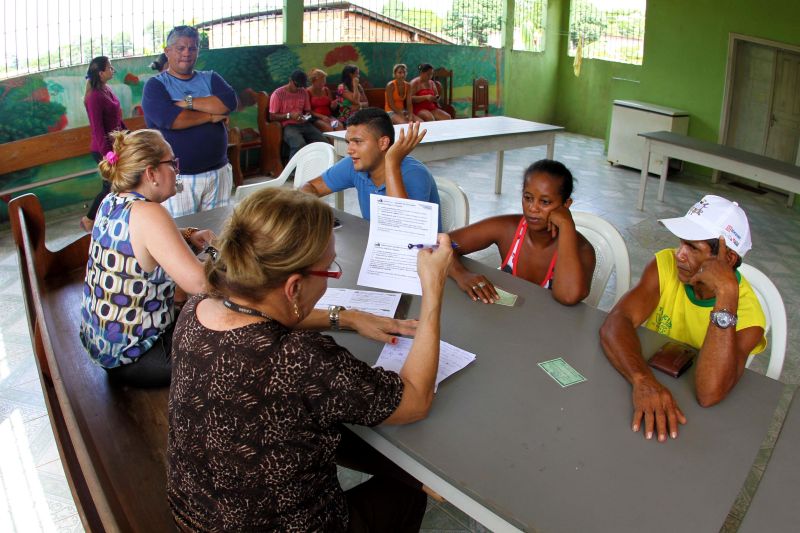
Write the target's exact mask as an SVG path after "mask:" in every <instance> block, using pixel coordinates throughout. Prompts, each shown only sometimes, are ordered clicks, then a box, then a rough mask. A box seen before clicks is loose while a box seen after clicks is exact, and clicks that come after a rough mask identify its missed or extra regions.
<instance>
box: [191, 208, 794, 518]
mask: <svg viewBox="0 0 800 533" xmlns="http://www.w3.org/2000/svg"><path fill="white" fill-rule="evenodd" d="M225 216H226V210H220V211H219V212H210V213H209V214H206V215H202V214H201V215H193V216H192V217H187V218H186V219H184V220H185V222H186V223H190V224H191V225H193V226H199V227H202V226H203V225H206V226H210V227H212V228H214V229H215V230H216V229H218V228H219V226H220V223H221V221H222V220H224V218H225ZM337 216H338V217H339V218H340V219H341V220H342V223H343V227H342V228H341V229H339V230H336V231H335V233H334V234H335V236H336V249H337V254H338V257H337V261H338V262H339V264H341V265H342V268H343V270H344V275H343V276H342V278H341V279H340V280H331V281H330V282H329V286H330V287H349V288H354V287H356V284H355V282H356V279H357V277H358V270H359V268H360V265H361V260H362V256H363V254H364V249H365V246H366V242H367V233H368V224H367V222H366V221H364V220H362V219H360V218H357V217H354V216H352V215H349V214H346V213H338V214H337ZM204 222H205V224H204ZM467 263H468V266H469V268H470V269H473V270H474V271H477V272H480V273H483V274H485V275H486V276H487V277H489V278H490V279H491V280H492V281H493V282H495V283H497V285H498V286H500V287H502V288H503V289H505V290H507V291H509V292H512V293H514V294H517V295H519V299H518V300H517V303H516V305H515V307H513V308H509V307H503V306H499V305H485V304H482V303H476V302H472V301H471V300H470V299H469V298H468V297H467V296H466V295H465V294H464V293H463V292H461V291H460V290H459V289H458V287H457V286H456V285H455V283H453V282H452V281H448V283H447V286H446V290H445V300H444V306H443V311H442V315H443V318H442V339H443V340H445V341H447V342H449V343H451V344H454V345H456V346H458V347H460V348H463V349H466V350H468V351H471V352H474V353H475V354H477V360H476V361H475V362H474V363H472V364H470V365H469V366H468V367H466V368H465V369H464V370H462V371H460V372H458V373H457V374H455V375H453V376H452V377H450V378H449V379H447V380H446V381H444V382H443V383H442V385H441V386H440V387H439V392H438V394H437V395H436V399H435V400H434V404H433V408H432V410H431V413H430V415H429V417H428V418H427V419H426V420H423V421H421V422H417V423H415V424H411V425H407V426H379V427H377V428H372V429H370V428H366V429H363V430H360V434H361V435H362V438H365V439H366V440H367V441H368V442H370V443H372V444H373V445H375V446H376V447H377V448H378V449H380V450H381V451H383V452H384V453H386V454H387V455H388V456H389V457H390V458H391V459H393V460H394V461H396V462H397V463H398V464H400V465H401V466H402V467H404V468H406V469H408V470H409V472H411V473H412V474H413V475H415V476H417V477H418V478H419V479H420V480H421V481H422V482H423V483H426V484H428V485H429V486H431V488H433V489H434V490H436V491H438V492H439V493H440V494H442V495H444V496H445V497H446V498H447V499H448V500H449V501H451V503H453V504H454V505H456V506H457V507H460V508H461V509H462V510H463V511H464V512H466V513H467V514H469V515H470V516H472V517H474V518H475V519H476V520H478V521H479V522H481V523H483V524H484V525H486V526H487V527H489V528H491V529H492V530H494V531H504V530H514V529H519V530H526V531H530V530H540V531H548V532H550V531H552V532H556V531H615V532H625V531H642V530H647V531H650V532H659V531H665V532H666V531H670V532H671V531H676V530H679V531H717V530H718V529H719V528H720V527H721V525H722V524H723V522H724V520H725V517H726V516H727V513H728V511H729V509H730V507H731V505H732V503H733V502H734V500H735V499H736V496H737V494H738V492H739V489H740V487H741V486H742V484H743V482H744V480H745V478H746V476H747V473H748V471H749V469H750V466H751V464H752V462H753V459H754V458H755V456H756V453H757V452H758V449H759V445H760V443H761V441H762V439H763V437H764V436H765V435H766V431H767V426H768V424H769V422H770V419H771V416H772V414H773V411H774V409H775V406H776V404H777V401H778V397H779V395H780V392H781V385H780V384H779V383H777V382H775V381H773V380H770V379H768V378H766V377H764V376H761V375H759V374H756V373H755V372H750V371H746V372H745V374H744V376H743V378H742V380H741V382H740V383H739V384H738V385H737V387H736V388H735V389H734V391H733V392H732V393H731V394H730V395H729V397H728V398H727V399H725V400H724V401H723V402H722V403H721V404H719V405H717V406H715V407H713V408H709V409H703V408H701V407H699V405H698V404H697V402H696V401H695V399H694V394H693V387H692V379H693V374H692V373H688V374H687V375H684V376H683V377H681V378H680V379H673V378H670V377H667V376H664V375H660V376H658V377H659V379H660V380H661V382H662V383H664V384H665V385H666V386H667V387H668V388H669V389H670V390H671V391H672V392H673V394H674V396H675V398H676V400H677V401H678V403H679V405H680V406H681V408H682V409H683V411H684V413H685V414H686V416H687V418H688V424H687V425H686V426H683V427H682V429H681V432H680V436H679V438H678V439H677V440H675V441H669V442H667V443H665V444H660V443H658V442H656V441H655V440H653V441H646V440H645V439H644V438H643V437H642V435H641V434H634V433H633V432H632V431H631V430H630V424H631V416H632V409H631V399H630V386H629V385H628V384H627V382H626V381H625V380H624V379H623V378H622V377H621V376H620V375H619V374H618V373H617V372H616V370H614V369H613V368H612V366H611V365H610V364H609V363H608V361H607V360H606V358H605V356H604V355H603V352H602V349H601V347H600V343H599V340H598V335H597V331H598V328H599V327H600V325H601V324H602V322H603V320H604V318H605V316H606V314H605V313H604V312H602V311H599V310H597V309H594V308H591V307H589V306H587V305H584V304H579V305H577V306H574V307H566V306H563V305H560V304H558V303H556V302H555V301H554V300H553V299H552V297H551V295H550V294H549V292H548V291H547V290H545V289H542V288H540V287H538V286H536V285H534V284H531V283H528V282H526V281H523V280H520V279H518V278H515V277H512V276H510V275H508V274H506V273H504V272H500V271H498V270H495V269H492V268H488V267H485V266H483V265H481V264H479V263H477V262H474V261H469V260H467ZM419 303H420V298H419V297H416V296H414V297H412V296H408V295H405V296H403V299H402V300H401V309H400V310H399V314H401V315H403V316H408V317H416V316H417V314H418V311H419ZM639 335H640V337H641V339H642V343H643V345H644V348H645V352H646V353H648V354H650V353H653V352H654V351H655V350H656V348H657V347H658V346H660V344H662V343H663V342H664V341H665V340H666V338H664V337H662V336H659V335H657V334H655V333H653V332H651V331H649V330H644V329H640V330H639ZM334 336H335V337H336V339H337V340H338V341H339V342H340V343H341V344H342V345H344V346H346V347H348V348H349V349H350V350H351V351H352V353H353V354H354V355H355V356H356V357H358V358H360V359H362V360H364V361H366V362H368V363H370V364H372V363H374V362H375V361H376V359H377V357H378V354H379V353H380V350H381V348H382V345H381V344H379V343H378V342H375V341H371V340H367V339H364V338H362V337H359V336H358V335H357V334H355V333H353V332H337V333H335V335H334ZM556 357H563V358H564V359H565V360H566V361H567V362H568V363H569V364H570V365H572V366H573V367H574V368H575V369H577V370H578V371H579V372H580V373H581V374H583V375H584V376H585V377H586V378H587V381H586V382H584V383H580V384H577V385H574V386H571V387H569V388H564V389H562V388H561V387H560V386H559V385H558V384H557V383H556V382H555V381H553V380H552V379H551V378H550V377H549V376H548V375H547V374H545V373H544V372H543V371H542V370H541V369H540V368H539V366H538V365H537V363H539V362H542V361H546V360H549V359H553V358H556Z"/></svg>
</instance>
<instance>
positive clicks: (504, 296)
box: [494, 285, 517, 307]
mask: <svg viewBox="0 0 800 533" xmlns="http://www.w3.org/2000/svg"><path fill="white" fill-rule="evenodd" d="M494 290H496V291H497V295H498V296H500V299H499V300H497V301H496V302H495V303H496V304H498V305H507V306H509V307H514V304H515V303H516V302H517V295H516V294H511V293H510V292H507V291H504V290H503V289H501V288H500V287H498V286H497V285H495V286H494Z"/></svg>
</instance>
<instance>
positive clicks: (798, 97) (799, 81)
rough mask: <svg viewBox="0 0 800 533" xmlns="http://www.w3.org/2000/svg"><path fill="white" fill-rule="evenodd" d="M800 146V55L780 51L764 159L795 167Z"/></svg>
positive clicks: (776, 66)
mask: <svg viewBox="0 0 800 533" xmlns="http://www.w3.org/2000/svg"><path fill="white" fill-rule="evenodd" d="M798 142H800V54H797V53H793V52H788V51H785V50H780V51H778V55H777V63H776V65H775V84H774V90H773V94H772V113H771V114H770V117H769V127H768V131H767V143H766V150H765V152H764V155H766V156H767V157H771V158H773V159H778V160H780V161H786V162H788V163H794V162H795V161H796V159H797V156H798V154H797V148H798Z"/></svg>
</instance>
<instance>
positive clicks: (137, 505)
mask: <svg viewBox="0 0 800 533" xmlns="http://www.w3.org/2000/svg"><path fill="white" fill-rule="evenodd" d="M9 214H10V217H11V226H12V231H13V235H14V243H15V245H16V248H17V252H18V256H19V266H20V277H21V279H22V286H23V292H24V299H25V308H26V311H27V317H28V326H29V330H30V334H31V340H32V344H33V350H34V355H35V357H36V362H37V367H38V371H39V378H40V381H41V386H42V390H43V392H44V397H45V401H46V404H47V410H48V413H49V416H50V423H51V425H52V427H53V433H54V434H55V437H56V442H57V444H58V450H59V455H60V456H61V462H62V464H63V466H64V471H65V472H66V475H67V480H68V482H69V485H70V489H71V491H72V495H73V498H74V500H75V505H76V507H77V508H78V512H79V514H80V517H81V521H82V522H83V526H84V527H85V528H86V530H87V531H158V532H161V531H174V530H175V526H174V523H173V520H172V514H171V512H170V510H169V506H168V504H167V497H166V459H165V457H166V447H167V399H168V398H167V397H168V393H169V391H168V389H167V388H163V389H153V390H143V389H132V388H128V387H112V386H111V385H110V383H109V381H108V379H107V377H106V373H105V371H104V370H103V369H101V368H100V367H99V366H97V365H95V364H94V363H92V362H91V360H90V359H89V356H88V355H87V353H86V352H85V350H84V348H83V346H82V345H81V343H80V339H79V337H78V328H79V324H80V303H81V292H82V289H83V278H84V272H85V269H86V261H87V257H88V250H89V241H90V237H89V236H88V235H86V236H84V237H81V238H80V239H78V240H77V241H75V242H73V243H72V244H70V245H68V246H66V247H64V248H62V249H61V250H58V251H56V252H51V251H50V250H48V249H47V248H46V247H45V221H44V214H43V212H42V208H41V206H40V204H39V200H38V199H37V198H36V196H34V195H32V194H26V195H23V196H20V197H18V198H15V199H13V200H12V201H11V202H10V204H9Z"/></svg>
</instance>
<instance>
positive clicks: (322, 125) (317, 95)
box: [306, 68, 344, 131]
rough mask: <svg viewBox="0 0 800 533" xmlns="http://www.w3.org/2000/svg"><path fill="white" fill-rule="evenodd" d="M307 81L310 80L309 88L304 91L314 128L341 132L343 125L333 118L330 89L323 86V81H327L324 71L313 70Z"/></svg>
mask: <svg viewBox="0 0 800 533" xmlns="http://www.w3.org/2000/svg"><path fill="white" fill-rule="evenodd" d="M308 79H309V80H311V86H310V87H308V88H307V89H306V90H307V91H308V97H309V100H310V101H311V114H312V115H313V117H314V122H313V124H314V126H316V128H317V129H318V130H319V131H334V130H343V129H344V124H342V123H341V122H339V121H338V120H337V119H336V117H334V116H333V110H334V109H336V102H335V101H334V99H333V98H332V97H331V91H330V89H328V87H326V86H325V80H327V79H328V75H327V74H326V73H325V71H324V70H320V69H318V68H315V69H312V70H311V72H309V73H308Z"/></svg>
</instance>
